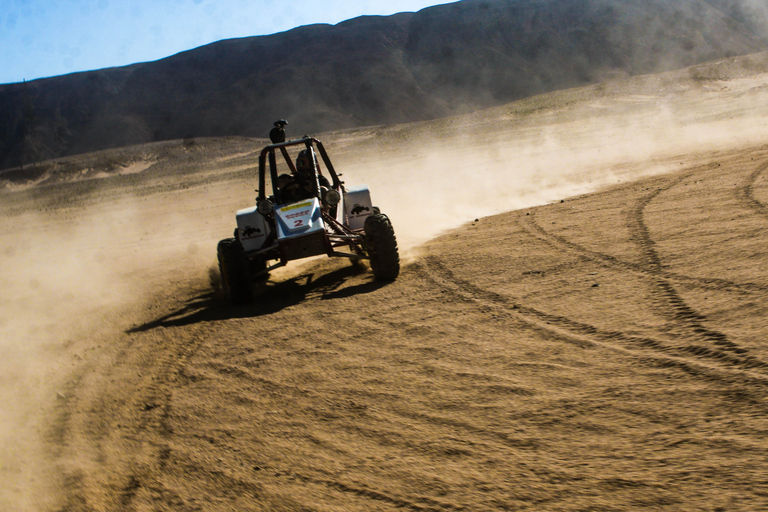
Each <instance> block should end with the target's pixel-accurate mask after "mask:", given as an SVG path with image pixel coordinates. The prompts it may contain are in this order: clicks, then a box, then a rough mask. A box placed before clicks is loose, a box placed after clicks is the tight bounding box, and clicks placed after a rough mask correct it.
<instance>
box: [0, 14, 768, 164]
mask: <svg viewBox="0 0 768 512" xmlns="http://www.w3.org/2000/svg"><path fill="white" fill-rule="evenodd" d="M753 14H754V11H749V10H746V7H742V4H739V3H735V2H734V1H733V0H707V1H705V0H676V1H674V2H672V1H669V0H463V1H460V2H456V3H451V4H446V5H440V6H435V7H431V8H427V9H423V10H422V11H419V12H418V13H401V14H396V15H393V16H387V17H378V16H376V17H360V18H355V19H352V20H349V21H346V22H343V23H340V24H338V25H334V26H331V25H311V26H304V27H300V28H296V29H294V30H291V31H288V32H284V33H280V34H275V35H270V36H260V37H251V38H243V39H232V40H224V41H219V42H217V43H213V44H210V45H207V46H204V47H200V48H197V49H194V50H190V51H188V52H184V53H180V54H177V55H174V56H172V57H168V58H166V59H163V60H160V61H156V62H149V63H142V64H135V65H132V66H127V67H122V68H112V69H105V70H99V71H92V72H86V73H78V74H73V75H66V76H61V77H54V78H47V79H42V80H35V81H32V82H27V83H23V84H6V85H0V169H3V168H9V167H14V166H19V165H20V164H28V163H31V162H35V161H39V160H42V159H46V158H51V157H56V156H61V155H68V154H76V153H83V152H89V151H94V150H98V149H105V148H110V147H120V146H125V145H132V144H139V143H145V142H152V141H160V140H170V139H179V138H191V137H200V136H217V135H246V136H260V137H264V136H266V134H267V132H268V130H269V128H270V127H271V124H272V121H274V120H275V119H278V118H287V119H289V121H290V125H289V129H290V133H292V134H294V135H301V134H303V133H316V132H320V131H325V130H330V129H339V128H347V127H355V126H366V125H375V124H389V123H403V122H411V121H419V120H425V119H433V118H438V117H442V116H446V115H452V114H459V113H464V112H468V111H471V110H475V109H478V108H483V107H488V106H492V105H498V104H502V103H506V102H509V101H512V100H516V99H520V98H523V97H527V96H531V95H535V94H539V93H543V92H547V91H552V90H558V89H564V88H569V87H574V86H580V85H585V84H590V83H595V82H598V81H602V80H604V79H606V78H610V77H613V76H625V75H637V74H646V73H656V72H661V71H667V70H671V69H678V68H682V67H685V66H689V65H692V64H696V63H699V62H704V61H708V60H713V59H717V58H721V57H726V56H733V55H743V54H748V53H753V52H757V51H762V50H765V49H768V42H766V39H765V38H763V37H762V36H761V32H760V27H761V25H760V20H761V19H762V20H764V19H765V18H764V17H763V18H759V17H756V16H754V15H753Z"/></svg>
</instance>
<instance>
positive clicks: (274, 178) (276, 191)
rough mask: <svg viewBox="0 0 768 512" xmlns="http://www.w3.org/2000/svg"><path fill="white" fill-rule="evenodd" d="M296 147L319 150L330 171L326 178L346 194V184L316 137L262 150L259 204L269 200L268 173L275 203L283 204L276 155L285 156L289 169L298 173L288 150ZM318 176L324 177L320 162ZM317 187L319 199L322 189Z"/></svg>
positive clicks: (287, 142)
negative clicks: (267, 191)
mask: <svg viewBox="0 0 768 512" xmlns="http://www.w3.org/2000/svg"><path fill="white" fill-rule="evenodd" d="M294 146H304V147H305V148H306V149H314V148H317V151H316V153H319V154H320V158H321V159H322V161H323V164H325V168H326V169H327V171H328V175H329V176H326V178H329V181H330V183H331V186H332V187H333V188H334V189H336V190H337V191H338V192H339V193H340V194H343V193H344V182H343V181H341V180H340V179H339V175H338V174H336V170H335V169H334V168H333V163H332V162H331V159H330V158H329V157H328V153H327V152H326V151H325V146H323V143H322V142H320V141H319V140H317V139H315V138H314V137H307V136H305V137H302V138H301V139H296V140H290V141H286V142H280V143H277V144H270V145H269V146H266V147H265V148H264V149H262V150H261V154H260V155H259V190H258V192H259V195H258V198H257V202H258V201H261V200H263V199H266V198H267V194H266V189H267V183H266V180H267V172H269V177H270V181H271V182H272V197H274V202H275V203H276V204H283V203H284V201H283V198H282V191H281V190H280V187H279V185H278V183H279V180H278V171H277V157H276V155H275V153H276V152H277V151H279V152H280V154H281V155H282V156H283V159H284V160H285V163H286V164H287V165H288V168H289V169H290V170H291V173H293V174H295V173H296V166H295V165H294V163H293V160H292V159H291V156H290V155H289V154H288V148H290V147H294ZM267 164H268V165H269V168H267ZM317 174H319V175H323V170H322V166H321V165H320V162H319V161H318V162H317ZM317 174H316V177H315V180H317V179H318V178H317ZM316 185H317V186H316V187H315V190H316V191H318V198H320V197H319V194H320V187H319V185H318V184H316Z"/></svg>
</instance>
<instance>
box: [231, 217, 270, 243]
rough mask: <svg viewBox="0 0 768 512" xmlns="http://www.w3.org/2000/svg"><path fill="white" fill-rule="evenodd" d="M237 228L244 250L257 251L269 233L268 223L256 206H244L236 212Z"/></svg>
mask: <svg viewBox="0 0 768 512" xmlns="http://www.w3.org/2000/svg"><path fill="white" fill-rule="evenodd" d="M237 229H238V231H239V235H240V242H241V243H242V244H243V248H244V249H245V250H246V251H257V250H259V249H261V248H262V247H263V246H264V242H265V241H266V240H267V235H269V224H267V222H266V221H265V220H264V217H262V216H261V214H260V213H259V212H257V211H256V207H255V206H252V207H250V208H244V209H242V210H239V211H238V212H237Z"/></svg>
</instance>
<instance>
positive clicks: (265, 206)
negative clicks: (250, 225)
mask: <svg viewBox="0 0 768 512" xmlns="http://www.w3.org/2000/svg"><path fill="white" fill-rule="evenodd" d="M256 210H258V212H259V213H260V214H261V215H263V216H264V217H266V216H267V215H270V214H271V213H272V212H273V211H274V210H275V205H273V204H272V201H270V200H269V199H262V200H261V201H259V204H257V205H256Z"/></svg>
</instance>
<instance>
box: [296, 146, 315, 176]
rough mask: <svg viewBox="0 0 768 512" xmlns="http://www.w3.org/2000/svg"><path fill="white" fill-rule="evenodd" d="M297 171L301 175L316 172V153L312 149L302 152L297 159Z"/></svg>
mask: <svg viewBox="0 0 768 512" xmlns="http://www.w3.org/2000/svg"><path fill="white" fill-rule="evenodd" d="M296 171H297V172H300V173H311V172H314V171H315V152H314V150H313V149H312V148H307V149H303V150H301V153H299V157H298V158H297V159H296Z"/></svg>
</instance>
